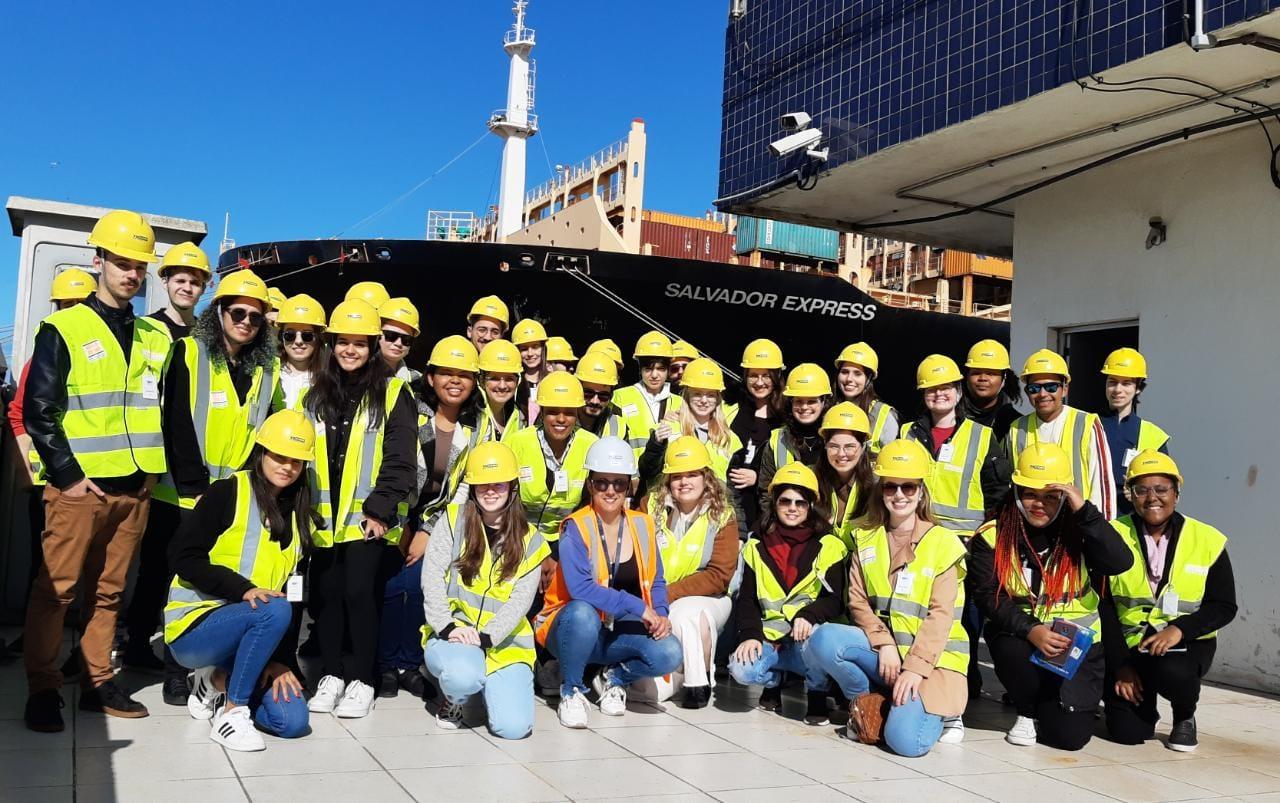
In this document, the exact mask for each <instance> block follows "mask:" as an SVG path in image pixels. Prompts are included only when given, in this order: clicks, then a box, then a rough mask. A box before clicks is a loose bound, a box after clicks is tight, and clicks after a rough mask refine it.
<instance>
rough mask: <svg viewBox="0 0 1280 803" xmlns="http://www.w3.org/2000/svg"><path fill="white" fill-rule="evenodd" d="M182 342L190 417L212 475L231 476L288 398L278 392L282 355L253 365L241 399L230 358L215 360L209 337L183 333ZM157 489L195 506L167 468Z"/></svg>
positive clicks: (164, 498)
mask: <svg viewBox="0 0 1280 803" xmlns="http://www.w3.org/2000/svg"><path fill="white" fill-rule="evenodd" d="M178 342H180V343H182V345H183V356H184V357H185V359H186V363H187V378H188V380H189V388H188V393H187V395H188V397H189V398H190V400H191V423H192V424H193V425H194V426H195V431H196V442H197V443H198V444H199V446H200V454H201V455H202V456H203V458H204V467H205V470H206V471H208V472H209V481H210V482H214V481H215V480H220V479H223V478H225V477H230V476H231V475H232V474H233V473H234V472H236V471H239V470H240V468H241V466H243V465H244V463H245V461H246V460H248V459H249V454H250V453H251V452H252V451H253V439H254V436H255V435H256V434H257V430H258V427H260V426H261V425H262V422H263V421H266V420H267V416H268V415H270V414H271V408H272V407H273V406H275V407H280V406H283V404H284V401H283V397H282V396H279V395H278V394H279V388H280V361H279V360H278V359H277V360H273V361H272V363H271V365H270V366H268V367H267V368H266V370H263V368H262V367H261V366H259V367H258V368H255V369H254V371H253V378H252V379H251V380H250V384H249V392H248V393H246V394H245V397H244V404H241V403H240V396H239V395H238V394H237V393H236V387H235V383H234V382H233V381H232V379H231V371H230V370H229V369H228V368H227V365H226V364H225V363H220V364H214V362H213V360H211V359H209V351H208V349H207V348H205V345H204V343H202V342H200V341H198V340H196V339H195V338H193V337H184V338H182V339H181V340H180V341H178ZM273 401H274V402H275V404H274V405H273V403H272V402H273ZM154 495H155V498H156V499H159V500H160V501H161V502H168V503H169V504H171V505H178V506H179V507H181V508H183V509H184V510H191V509H192V508H194V507H195V506H196V498H195V497H194V496H183V497H179V496H178V489H177V487H176V486H175V484H174V481H173V475H171V474H169V473H168V472H166V473H165V474H164V476H162V477H161V478H160V481H159V482H158V483H156V487H155V490H154Z"/></svg>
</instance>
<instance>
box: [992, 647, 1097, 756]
mask: <svg viewBox="0 0 1280 803" xmlns="http://www.w3.org/2000/svg"><path fill="white" fill-rule="evenodd" d="M986 636H987V649H989V650H990V651H991V661H992V663H993V664H995V668H996V677H998V678H1000V682H1001V683H1003V684H1004V688H1005V690H1006V691H1007V692H1009V697H1010V698H1011V699H1012V700H1013V704H1014V706H1015V707H1016V708H1017V709H1018V715H1019V716H1023V717H1032V718H1033V719H1035V720H1036V733H1037V741H1039V742H1040V743H1041V744H1045V745H1049V746H1050V747H1056V748H1058V749H1059V750H1079V749H1080V748H1082V747H1084V746H1085V745H1086V744H1088V743H1089V740H1090V739H1091V738H1093V724H1094V710H1095V709H1093V708H1090V709H1089V710H1088V711H1080V710H1076V711H1068V710H1067V709H1066V708H1064V707H1063V705H1062V703H1061V702H1060V700H1059V695H1060V693H1061V690H1062V682H1063V679H1062V678H1061V677H1059V676H1058V675H1055V674H1053V673H1052V672H1049V671H1046V670H1044V669H1041V668H1040V667H1038V666H1036V665H1035V664H1033V663H1031V654H1032V653H1033V652H1034V651H1035V647H1033V646H1031V642H1029V641H1027V640H1026V639H1024V638H1018V637H1017V636H1014V635H1011V634H1008V633H999V634H996V633H992V632H991V631H990V630H988V631H987V634H986ZM1081 669H1082V670H1083V669H1084V667H1081Z"/></svg>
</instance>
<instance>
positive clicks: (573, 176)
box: [524, 139, 627, 204]
mask: <svg viewBox="0 0 1280 803" xmlns="http://www.w3.org/2000/svg"><path fill="white" fill-rule="evenodd" d="M626 155H627V140H626V139H620V140H618V141H617V142H613V143H610V144H609V145H606V146H605V147H603V148H601V149H600V150H598V151H596V152H595V153H593V154H591V155H590V156H588V157H587V158H586V159H583V160H582V161H581V162H578V163H577V164H574V165H570V166H568V167H566V168H563V169H562V170H560V171H559V174H558V175H556V176H552V177H551V178H549V179H547V180H546V181H544V182H542V183H541V184H539V185H538V186H536V187H534V188H533V189H532V190H529V191H528V192H527V193H525V196H524V202H525V204H536V203H539V202H541V201H544V200H546V199H547V198H548V197H549V196H552V195H555V194H557V193H558V192H559V191H560V190H562V189H563V188H564V187H565V186H566V185H569V184H576V183H578V182H579V181H580V180H582V179H583V178H587V177H589V176H591V175H592V174H593V173H595V172H596V171H598V170H603V169H608V168H609V167H612V166H613V165H615V164H616V163H618V162H620V161H622V160H623V159H624V158H626Z"/></svg>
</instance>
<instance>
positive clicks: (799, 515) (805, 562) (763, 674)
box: [729, 463, 849, 726]
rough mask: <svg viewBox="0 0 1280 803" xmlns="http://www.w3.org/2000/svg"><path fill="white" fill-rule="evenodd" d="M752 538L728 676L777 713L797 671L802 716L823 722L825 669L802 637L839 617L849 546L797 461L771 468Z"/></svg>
mask: <svg viewBox="0 0 1280 803" xmlns="http://www.w3.org/2000/svg"><path fill="white" fill-rule="evenodd" d="M770 493H771V494H772V496H771V498H770V502H771V504H770V505H769V507H768V509H767V510H766V512H765V517H764V520H763V521H762V523H761V527H760V532H761V533H762V534H761V535H760V536H759V537H752V538H750V539H749V540H748V541H747V544H746V546H745V547H743V548H742V560H743V563H744V564H745V568H744V570H743V574H742V586H741V587H740V588H739V589H738V598H737V600H736V601H735V602H734V607H733V618H734V621H735V622H736V623H737V631H738V637H739V638H740V639H741V641H740V643H739V644H738V648H737V649H736V650H735V651H734V653H733V657H732V658H731V659H730V660H729V673H730V674H731V675H733V679H734V680H736V681H738V682H739V683H741V684H743V685H744V686H746V685H755V686H763V687H764V691H763V692H762V693H761V695H760V707H761V708H762V709H764V710H766V711H780V710H781V707H782V679H783V675H784V673H786V672H794V673H796V674H800V675H804V689H805V692H806V695H807V697H808V707H807V709H806V711H805V717H804V721H805V722H806V723H807V724H809V725H815V726H817V725H826V724H828V723H829V722H830V719H829V718H828V712H827V686H828V680H827V673H826V672H824V671H823V670H822V667H821V666H819V665H818V663H817V662H816V661H815V660H814V657H813V655H812V650H811V648H810V645H809V636H810V635H812V634H813V631H814V629H815V628H816V627H818V626H819V625H821V624H823V623H825V622H828V621H831V620H833V619H838V618H840V617H841V616H842V615H843V614H842V611H843V609H844V601H843V597H844V583H845V574H846V573H847V572H848V567H847V566H846V565H845V561H846V559H847V557H848V554H849V553H848V550H846V549H845V547H844V544H842V543H841V542H840V539H839V538H836V537H835V536H834V535H831V524H830V522H828V521H827V519H826V517H825V516H824V515H823V512H822V508H821V507H819V506H818V478H817V477H815V476H814V474H813V471H812V470H811V469H809V468H808V467H807V466H805V465H803V464H802V463H788V464H787V465H785V466H783V467H782V468H780V469H778V472H777V474H776V475H775V476H774V478H773V485H772V487H771V488H770Z"/></svg>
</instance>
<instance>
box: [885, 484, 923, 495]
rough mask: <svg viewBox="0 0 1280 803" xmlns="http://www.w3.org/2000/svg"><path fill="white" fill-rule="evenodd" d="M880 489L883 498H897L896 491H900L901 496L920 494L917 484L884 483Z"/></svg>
mask: <svg viewBox="0 0 1280 803" xmlns="http://www.w3.org/2000/svg"><path fill="white" fill-rule="evenodd" d="M880 488H881V490H882V491H884V495H885V496H897V494H898V491H902V495H903V496H915V495H916V494H918V493H920V483H918V482H886V483H883V484H882V485H881V486H880Z"/></svg>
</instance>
